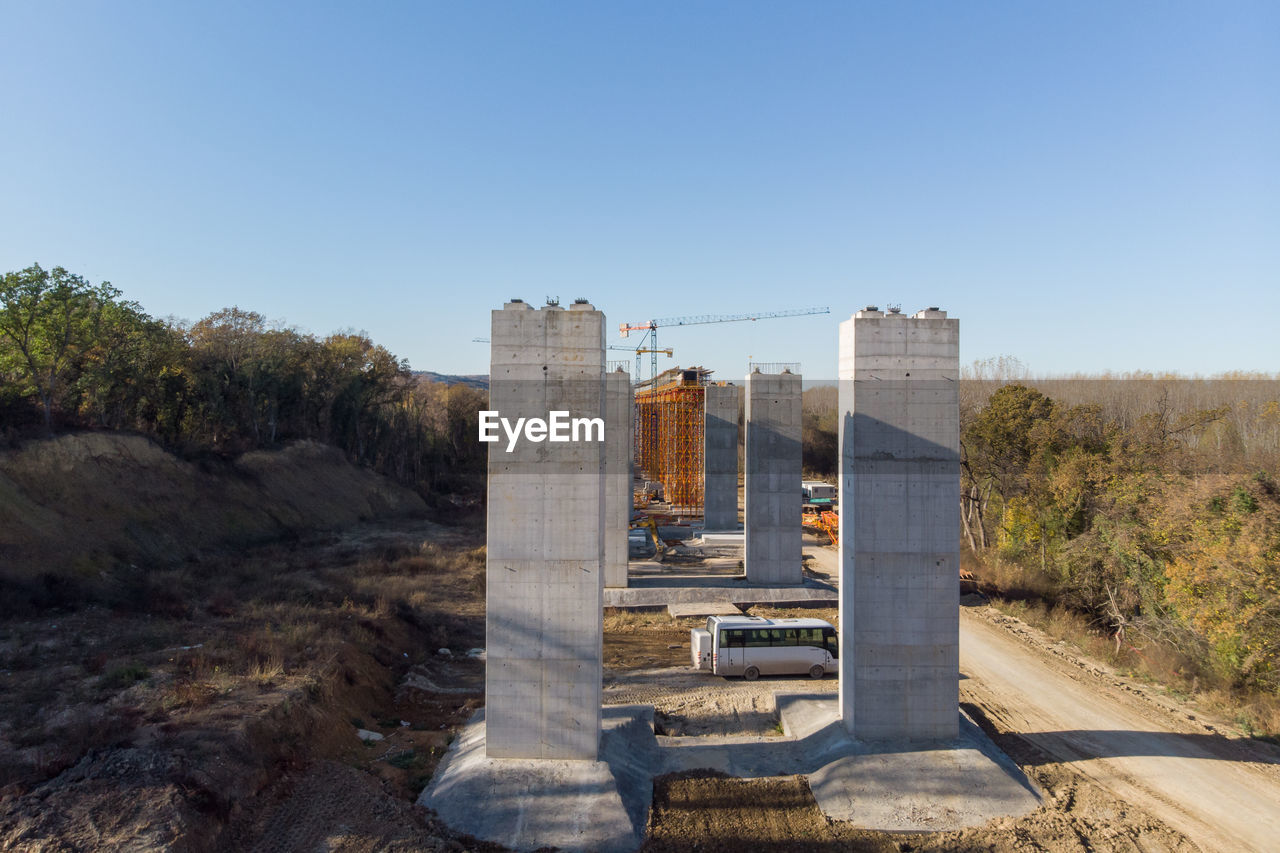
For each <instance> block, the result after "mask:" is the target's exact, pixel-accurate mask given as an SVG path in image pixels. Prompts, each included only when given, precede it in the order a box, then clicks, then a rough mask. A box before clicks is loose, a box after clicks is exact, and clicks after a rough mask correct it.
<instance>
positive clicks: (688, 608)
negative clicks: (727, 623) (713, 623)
mask: <svg viewBox="0 0 1280 853" xmlns="http://www.w3.org/2000/svg"><path fill="white" fill-rule="evenodd" d="M667 613H668V614H669V615H670V616H671V618H672V619H682V618H684V617H685V616H741V615H742V610H741V609H739V608H738V607H737V606H736V605H733V604H730V603H728V602H727V601H690V602H672V603H671V604H668V605H667Z"/></svg>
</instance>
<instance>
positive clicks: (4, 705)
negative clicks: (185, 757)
mask: <svg viewBox="0 0 1280 853" xmlns="http://www.w3.org/2000/svg"><path fill="white" fill-rule="evenodd" d="M477 535H478V533H477V532H476V531H475V530H471V531H470V532H465V533H461V534H458V535H457V538H461V539H463V540H464V541H465V539H467V538H470V539H471V540H472V541H474V539H475V537H476V536H477ZM325 550H326V546H325V542H324V540H323V539H322V540H320V542H319V543H318V544H307V545H305V546H302V545H297V544H294V545H280V546H269V547H264V548H260V549H257V550H255V551H254V552H251V553H249V554H247V555H240V556H236V557H227V558H225V559H224V560H222V561H219V562H212V561H207V562H202V563H194V562H193V563H187V564H184V565H181V566H178V567H177V568H173V569H169V570H165V571H162V572H153V573H152V574H151V576H149V577H148V578H147V583H146V586H147V587H148V588H149V589H155V588H164V589H165V590H166V594H165V598H166V602H167V604H166V607H164V608H163V609H162V610H161V611H159V612H157V613H142V612H136V611H135V612H124V613H120V612H107V611H105V610H101V609H97V608H93V607H89V608H82V609H80V610H77V611H74V612H72V613H69V614H60V615H59V616H58V617H57V618H56V622H55V621H54V620H53V619H50V618H41V619H39V620H38V621H25V620H22V621H20V620H10V621H9V622H8V623H6V624H4V625H3V628H4V630H3V631H0V764H5V765H7V766H6V768H5V771H4V772H3V773H0V777H2V778H0V784H5V783H7V782H19V783H21V784H24V785H25V784H28V783H35V782H38V781H40V780H42V779H46V778H49V777H50V776H52V775H54V774H56V773H58V772H61V770H63V769H65V768H66V767H68V766H70V765H71V764H73V763H74V762H75V761H76V760H78V759H79V758H80V757H81V756H82V755H83V754H84V753H85V752H86V751H87V750H89V749H92V748H95V747H98V746H101V745H103V744H104V743H107V742H111V741H114V740H116V739H119V738H120V737H124V736H127V735H128V733H129V732H131V731H133V730H134V729H135V728H136V727H137V725H138V724H139V723H140V722H141V721H143V720H146V721H149V722H152V723H155V722H164V721H166V720H170V721H176V720H183V721H186V722H184V723H183V725H198V723H197V720H198V719H200V718H201V716H202V715H204V716H207V715H208V714H209V713H215V714H217V715H220V718H221V717H225V716H226V715H227V713H228V709H229V708H234V707H236V706H237V704H245V706H246V707H261V703H262V702H263V701H265V700H267V699H268V698H269V696H268V695H267V694H274V693H275V692H279V693H280V695H281V696H285V695H294V696H303V697H305V698H306V699H307V700H308V701H310V702H312V703H316V704H320V703H329V702H332V701H338V700H339V694H341V695H347V694H349V693H350V691H351V690H353V689H355V687H353V684H356V683H358V685H361V686H362V687H361V689H366V688H365V687H363V685H374V684H375V682H376V685H378V686H377V689H384V687H385V683H386V680H385V678H378V679H372V680H371V679H369V678H367V677H365V676H363V675H355V676H354V678H355V679H356V680H355V681H354V682H353V680H352V679H353V668H352V667H353V661H354V660H356V659H363V658H361V657H360V656H367V657H368V658H369V659H370V660H371V661H372V659H374V658H376V659H377V664H378V665H380V666H382V667H391V668H393V669H395V668H401V667H408V666H410V665H413V664H417V663H422V662H424V661H427V660H429V659H431V658H432V657H434V655H435V650H436V649H437V648H439V647H443V646H453V647H455V649H456V650H458V651H465V650H466V649H467V648H471V647H474V646H477V645H482V644H483V628H482V626H483V620H482V619H479V620H477V619H476V614H477V613H483V595H482V591H483V574H484V549H483V548H478V549H477V548H474V547H471V546H469V545H465V544H463V545H451V544H443V545H441V544H437V543H432V542H428V543H425V544H422V545H421V546H409V547H403V546H400V547H395V548H386V549H383V550H382V551H378V550H377V549H376V548H375V549H374V550H373V551H372V552H371V551H370V549H369V548H367V547H361V544H360V542H359V541H358V540H357V542H356V545H354V546H348V545H346V544H345V543H343V542H338V543H337V544H336V545H335V546H333V547H330V548H329V549H328V550H329V551H330V553H325ZM476 590H480V593H477V592H476ZM361 666H363V664H361ZM343 691H346V692H345V693H344V692H343ZM255 703H256V704H255ZM85 709H89V710H93V712H94V717H93V720H92V724H80V723H76V721H78V720H81V717H83V716H84V713H85ZM10 750H25V752H23V753H21V754H20V755H19V754H18V753H16V752H13V751H10Z"/></svg>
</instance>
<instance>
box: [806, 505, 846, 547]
mask: <svg viewBox="0 0 1280 853" xmlns="http://www.w3.org/2000/svg"><path fill="white" fill-rule="evenodd" d="M800 523H801V524H803V525H804V526H805V527H807V528H809V529H810V530H812V531H814V532H815V533H825V534H827V535H828V536H830V537H831V544H832V545H837V544H839V542H840V513H838V512H836V511H834V510H830V509H827V510H816V509H812V508H810V507H805V508H804V510H803V511H802V512H801V515H800Z"/></svg>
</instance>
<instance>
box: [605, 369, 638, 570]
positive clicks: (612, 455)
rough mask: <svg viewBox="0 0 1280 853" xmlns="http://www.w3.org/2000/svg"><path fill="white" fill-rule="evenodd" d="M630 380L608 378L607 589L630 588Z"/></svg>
mask: <svg viewBox="0 0 1280 853" xmlns="http://www.w3.org/2000/svg"><path fill="white" fill-rule="evenodd" d="M633 400H634V398H633V397H632V394H631V377H630V375H628V374H627V372H626V371H625V370H623V369H622V368H621V367H619V368H618V369H617V370H613V371H610V372H609V373H606V374H605V416H604V449H605V456H606V458H605V463H604V468H605V484H604V516H605V522H604V524H605V527H604V585H605V586H606V587H625V586H626V585H627V526H628V525H629V524H630V522H631V506H632V497H631V438H632V434H633V432H634V430H633V428H632V415H631V410H632V408H633V405H634V403H633Z"/></svg>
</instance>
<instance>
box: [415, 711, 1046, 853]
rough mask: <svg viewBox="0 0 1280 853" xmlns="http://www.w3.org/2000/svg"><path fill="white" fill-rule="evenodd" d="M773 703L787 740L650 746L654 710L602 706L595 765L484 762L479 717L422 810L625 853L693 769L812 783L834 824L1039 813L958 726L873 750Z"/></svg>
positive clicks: (493, 835) (910, 823)
mask: <svg viewBox="0 0 1280 853" xmlns="http://www.w3.org/2000/svg"><path fill="white" fill-rule="evenodd" d="M775 701H776V702H777V705H778V709H779V713H780V716H781V719H782V724H783V729H784V731H785V732H786V734H785V735H784V736H783V737H758V736H737V737H655V736H654V734H653V709H652V708H651V707H649V706H641V705H620V706H613V707H606V708H605V709H604V711H603V714H602V719H603V732H602V735H601V742H600V760H599V761H554V760H541V761H531V760H525V759H492V758H486V757H485V750H484V712H483V711H480V712H477V714H476V716H475V717H473V718H472V720H471V721H470V722H468V724H467V726H466V727H465V728H464V730H463V732H462V735H461V736H460V737H459V738H458V739H457V740H456V741H454V744H453V746H452V747H451V748H450V750H449V753H448V755H446V756H445V759H444V760H443V761H442V762H441V763H440V766H439V767H438V768H437V769H436V774H435V777H434V778H433V779H432V782H431V784H430V785H429V786H428V787H427V788H426V790H424V791H423V793H422V795H421V797H420V798H419V800H418V802H419V803H420V804H421V805H423V806H426V807H428V808H431V809H434V810H435V811H436V813H437V814H439V815H440V818H441V819H442V820H443V821H444V822H445V823H446V824H448V825H449V826H451V827H453V828H454V829H457V830H461V831H463V832H467V833H470V834H471V835H474V836H476V837H477V838H480V839H483V840H486V841H493V842H497V843H499V844H504V845H506V846H508V847H511V848H512V849H514V850H518V851H530V850H536V849H538V848H539V847H543V846H548V847H550V846H554V847H559V848H561V849H563V850H568V851H588V850H601V851H617V853H629V851H632V850H635V849H637V848H638V847H639V846H640V845H641V844H642V843H643V841H644V833H645V828H646V827H647V826H648V814H649V808H650V806H651V804H652V794H653V779H654V777H655V776H659V775H662V774H665V773H680V772H684V771H689V770H699V769H709V770H717V771H720V772H722V773H725V774H728V775H730V776H736V777H740V778H761V777H765V776H780V775H804V776H807V777H808V780H809V787H810V788H811V789H812V790H813V793H814V797H815V798H816V799H817V802H818V806H819V807H820V808H821V809H822V810H823V813H824V814H826V815H827V816H828V817H830V818H833V819H835V820H842V821H849V822H851V823H853V824H855V825H857V826H860V827H863V828H866V829H874V830H884V831H937V830H953V829H962V828H964V827H969V826H976V825H979V824H982V823H985V822H987V821H989V820H993V819H995V818H1000V817H1017V816H1020V815H1023V814H1026V813H1028V812H1030V811H1032V810H1034V809H1035V808H1037V807H1038V806H1039V805H1040V800H1041V796H1040V792H1039V790H1038V789H1037V788H1036V787H1035V785H1034V784H1033V783H1032V782H1030V781H1029V780H1028V779H1027V778H1026V777H1025V776H1024V775H1023V774H1022V772H1021V771H1020V770H1019V769H1018V767H1017V766H1016V765H1015V764H1013V762H1011V761H1009V759H1008V758H1006V757H1005V756H1004V755H1003V754H1002V753H1001V752H1000V751H999V750H997V749H996V748H995V746H994V745H993V744H992V743H991V742H990V741H989V740H988V739H987V738H986V736H985V735H984V734H983V733H982V730H981V729H979V728H978V727H977V726H975V725H974V724H973V723H972V722H971V721H969V720H968V718H967V717H963V715H961V718H960V719H961V726H960V735H959V737H957V738H955V739H954V740H953V741H950V742H948V743H946V744H941V745H936V746H928V747H920V746H910V745H905V744H901V745H897V746H895V745H892V744H867V743H865V742H859V741H856V740H854V739H853V738H851V737H850V736H849V734H848V732H846V731H845V730H844V727H843V726H842V725H841V723H840V720H839V717H838V716H837V713H838V708H839V706H838V703H837V701H836V700H835V699H833V698H831V697H830V696H829V695H823V694H786V693H779V694H776V696H775Z"/></svg>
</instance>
